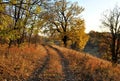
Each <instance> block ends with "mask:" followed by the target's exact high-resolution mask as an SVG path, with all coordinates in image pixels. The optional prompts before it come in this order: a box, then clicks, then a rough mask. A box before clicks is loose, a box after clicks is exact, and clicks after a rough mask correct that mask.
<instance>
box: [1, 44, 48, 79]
mask: <svg viewBox="0 0 120 81" xmlns="http://www.w3.org/2000/svg"><path fill="white" fill-rule="evenodd" d="M0 48H1V49H2V50H0V66H1V67H3V68H0V69H1V71H2V73H1V76H2V75H4V77H0V81H1V80H3V79H5V78H7V77H8V75H6V74H9V76H11V79H13V78H17V79H20V78H21V77H22V78H23V79H26V78H27V77H28V76H30V75H31V73H32V72H33V71H34V70H35V69H36V67H40V65H41V64H42V63H43V62H44V58H45V56H46V55H47V53H46V50H45V49H44V48H43V47H42V46H39V47H36V48H35V47H34V45H31V46H30V47H28V46H27V45H26V46H24V47H20V48H18V47H15V46H13V47H11V48H10V49H9V53H8V58H5V57H4V55H5V53H6V52H7V51H8V50H7V46H5V45H4V46H2V47H0ZM4 72H5V73H4ZM5 75H6V76H5Z"/></svg>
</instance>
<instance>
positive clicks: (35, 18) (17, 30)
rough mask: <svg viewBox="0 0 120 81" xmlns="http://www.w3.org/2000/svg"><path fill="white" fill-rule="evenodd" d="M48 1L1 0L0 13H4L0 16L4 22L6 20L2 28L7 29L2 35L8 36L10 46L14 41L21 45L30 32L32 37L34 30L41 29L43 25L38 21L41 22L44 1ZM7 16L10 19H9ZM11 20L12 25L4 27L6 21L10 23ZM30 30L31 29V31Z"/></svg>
mask: <svg viewBox="0 0 120 81" xmlns="http://www.w3.org/2000/svg"><path fill="white" fill-rule="evenodd" d="M46 1H47V0H44V1H43V0H0V5H1V8H0V14H2V15H0V16H3V17H2V20H3V21H2V22H4V24H3V25H2V26H1V28H4V29H3V30H4V31H5V35H4V36H3V35H2V34H1V35H2V37H5V38H6V37H7V39H8V40H9V47H10V46H11V44H12V43H13V42H14V43H17V44H18V46H19V45H20V44H21V43H22V42H24V40H25V35H28V34H29V35H30V38H31V35H33V33H34V31H35V32H36V30H37V29H38V30H39V28H40V27H41V26H40V25H39V26H38V25H36V23H39V22H41V20H40V17H41V14H40V13H41V6H43V3H45V2H46ZM6 16H8V17H9V18H10V19H7V17H6ZM5 17H6V18H5ZM3 18H5V19H3ZM9 20H11V21H12V23H11V25H9V26H5V27H4V25H5V24H6V23H9V22H8V21H9ZM37 27H38V28H37ZM5 28H6V30H5ZM28 30H30V32H29V31H28ZM0 32H2V31H0ZM37 33H39V32H37ZM35 34H36V33H35Z"/></svg>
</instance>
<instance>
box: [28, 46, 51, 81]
mask: <svg viewBox="0 0 120 81" xmlns="http://www.w3.org/2000/svg"><path fill="white" fill-rule="evenodd" d="M42 46H43V47H44V48H45V49H46V52H47V56H46V57H45V61H44V63H43V65H42V67H40V68H37V69H36V70H35V71H34V72H33V73H32V75H31V77H30V78H29V79H28V80H27V81H41V80H42V79H41V78H39V75H40V74H42V73H43V72H44V71H45V69H46V68H47V67H48V65H49V61H50V54H49V52H48V49H47V48H46V47H45V45H42Z"/></svg>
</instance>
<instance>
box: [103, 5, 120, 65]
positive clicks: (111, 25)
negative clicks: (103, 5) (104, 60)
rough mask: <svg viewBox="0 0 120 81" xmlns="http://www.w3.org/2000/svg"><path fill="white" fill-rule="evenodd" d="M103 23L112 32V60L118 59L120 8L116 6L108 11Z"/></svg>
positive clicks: (119, 48) (119, 51) (119, 49)
mask: <svg viewBox="0 0 120 81" xmlns="http://www.w3.org/2000/svg"><path fill="white" fill-rule="evenodd" d="M102 24H103V25H104V27H105V28H107V29H109V32H110V34H111V43H110V47H109V48H110V51H111V54H112V62H113V63H116V62H117V61H118V55H119V54H120V8H119V7H115V8H114V9H113V10H110V11H108V13H107V14H105V15H104V18H103V20H102Z"/></svg>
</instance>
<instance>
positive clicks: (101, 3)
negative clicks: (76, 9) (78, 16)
mask: <svg viewBox="0 0 120 81" xmlns="http://www.w3.org/2000/svg"><path fill="white" fill-rule="evenodd" d="M67 1H70V2H78V4H79V5H80V6H82V7H84V8H85V11H84V12H83V13H82V17H83V18H84V19H85V23H86V32H89V31H91V30H94V31H102V29H101V28H100V26H101V21H100V19H101V18H102V14H103V12H104V11H105V10H107V9H113V8H114V7H115V5H118V6H119V5H120V0H67ZM119 7H120V6H119Z"/></svg>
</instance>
